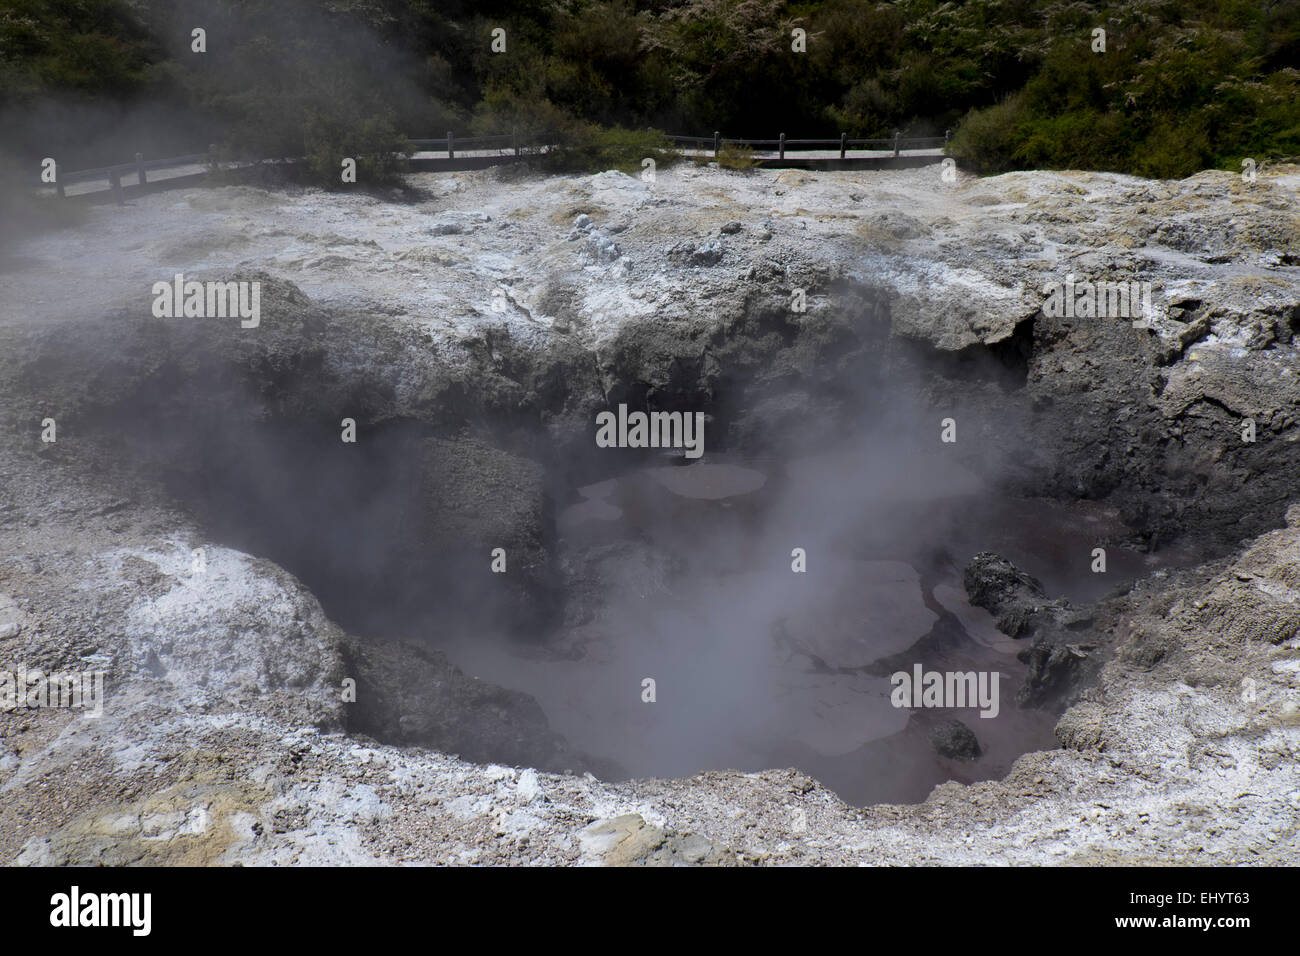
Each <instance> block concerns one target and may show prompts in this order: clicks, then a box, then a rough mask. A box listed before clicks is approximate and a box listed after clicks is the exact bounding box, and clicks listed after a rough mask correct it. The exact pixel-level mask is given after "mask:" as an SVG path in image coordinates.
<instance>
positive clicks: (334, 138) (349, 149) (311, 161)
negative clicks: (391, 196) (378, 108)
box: [303, 115, 411, 189]
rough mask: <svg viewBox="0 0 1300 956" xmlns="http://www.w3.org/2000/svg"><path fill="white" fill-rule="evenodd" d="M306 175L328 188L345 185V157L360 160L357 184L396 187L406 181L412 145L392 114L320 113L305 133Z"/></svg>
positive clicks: (312, 120) (313, 118)
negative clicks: (349, 115)
mask: <svg viewBox="0 0 1300 956" xmlns="http://www.w3.org/2000/svg"><path fill="white" fill-rule="evenodd" d="M304 140H305V144H304V145H305V147H306V157H305V159H304V162H303V169H304V171H305V173H306V178H307V179H308V180H309V181H311V182H313V183H315V184H317V185H320V186H324V187H325V188H327V189H340V188H345V186H346V185H347V184H345V183H344V182H343V179H342V172H343V160H344V159H345V158H350V159H354V160H356V164H357V185H358V186H361V187H364V188H373V187H377V186H395V185H398V184H399V183H400V182H401V181H402V174H403V173H404V172H405V171H406V168H407V162H406V161H407V156H408V155H409V153H410V152H411V145H410V143H409V142H408V141H407V140H406V138H405V137H404V136H402V135H401V134H400V133H398V132H397V130H396V128H395V127H394V126H393V122H392V119H391V117H378V118H377V117H366V118H349V119H346V120H344V119H341V118H339V117H337V116H322V115H316V116H313V117H311V118H310V119H309V120H308V122H307V127H306V130H305V135H304Z"/></svg>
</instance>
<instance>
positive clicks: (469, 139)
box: [55, 131, 952, 204]
mask: <svg viewBox="0 0 1300 956" xmlns="http://www.w3.org/2000/svg"><path fill="white" fill-rule="evenodd" d="M951 135H952V134H951V131H949V132H947V133H945V134H944V135H943V136H903V135H901V134H900V133H895V134H894V135H893V137H892V138H889V139H850V138H849V137H848V134H846V133H841V134H840V137H839V139H787V138H786V135H785V134H784V133H782V134H781V135H780V136H778V137H777V138H776V139H740V138H735V137H730V136H728V137H724V136H723V135H722V133H721V132H715V133H714V134H713V135H712V136H678V135H670V136H668V141H669V142H671V143H672V144H673V145H674V146H675V147H677V148H678V149H684V150H690V151H695V152H702V153H708V152H712V153H713V155H714V158H715V159H716V158H717V157H718V155H719V154H720V153H721V152H722V150H723V149H724V148H731V149H735V148H740V149H749V150H753V151H754V152H756V153H773V152H775V153H776V154H777V157H778V159H781V160H784V159H785V154H786V153H787V152H792V153H798V152H832V151H835V150H839V154H840V159H846V158H848V152H849V150H857V151H869V152H877V153H890V152H892V153H893V155H894V156H895V157H897V156H900V155H901V154H902V152H903V151H904V150H933V149H938V148H940V147H942V146H943V145H945V144H946V143H947V142H948V141H949V139H950V138H951ZM407 142H408V143H409V144H410V145H411V148H412V152H417V153H430V152H432V153H446V154H447V158H448V159H449V160H454V159H456V154H457V153H458V152H459V153H461V154H462V158H464V156H465V154H469V153H477V154H479V156H480V157H481V156H482V154H484V153H487V154H489V155H490V154H492V153H496V154H497V155H499V156H522V155H524V154H525V153H533V152H537V151H540V150H546V149H549V148H550V147H549V146H548V145H547V144H539V143H529V142H522V141H520V139H519V138H518V137H517V136H514V135H512V134H508V133H507V134H497V135H494V136H459V137H458V136H456V135H455V134H454V133H452V132H450V131H449V132H448V133H447V135H446V136H444V137H442V138H440V139H409V140H407ZM216 162H217V159H216V154H215V149H214V150H213V151H210V152H207V153H192V154H190V155H188V156H172V157H168V158H166V159H150V160H146V159H145V158H144V156H143V154H141V153H136V154H135V161H134V162H130V163H118V164H117V165H115V166H99V167H96V168H94V169H78V170H74V171H72V172H68V173H59V174H58V175H57V179H56V183H55V186H56V188H57V190H58V194H59V196H61V197H62V196H64V195H65V193H64V186H69V185H73V184H76V183H87V182H98V181H104V180H107V182H108V187H109V188H110V189H111V190H112V191H113V193H114V196H115V198H116V199H117V201H118V203H119V204H120V203H122V202H123V195H122V177H123V176H134V177H135V179H136V182H137V183H138V184H139V185H140V186H144V185H146V184H147V183H148V181H149V178H148V174H149V173H150V172H151V171H155V170H164V169H177V168H179V167H186V166H200V165H203V166H206V165H214V164H215V163H216Z"/></svg>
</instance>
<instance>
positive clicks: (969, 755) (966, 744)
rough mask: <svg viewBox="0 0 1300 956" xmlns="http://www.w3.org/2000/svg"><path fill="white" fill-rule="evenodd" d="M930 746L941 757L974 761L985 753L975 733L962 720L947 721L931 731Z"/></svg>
mask: <svg viewBox="0 0 1300 956" xmlns="http://www.w3.org/2000/svg"><path fill="white" fill-rule="evenodd" d="M929 736H930V746H932V747H933V748H934V750H935V753H937V754H939V756H941V757H948V758H950V759H952V760H974V759H976V758H977V757H979V755H980V754H981V753H983V751H982V750H981V749H980V742H979V739H978V738H977V737H976V736H975V732H974V731H973V730H971V729H970V728H969V727H967V726H966V725H965V724H963V723H962V722H961V721H960V720H946V721H944V722H943V723H941V724H939V725H938V726H936V727H933V728H931V730H930V734H929Z"/></svg>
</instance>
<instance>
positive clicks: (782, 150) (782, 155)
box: [777, 133, 785, 159]
mask: <svg viewBox="0 0 1300 956" xmlns="http://www.w3.org/2000/svg"><path fill="white" fill-rule="evenodd" d="M779 142H780V144H781V145H780V147H779V150H780V152H779V153H778V154H777V158H778V159H785V133H782V134H781V139H780V141H779Z"/></svg>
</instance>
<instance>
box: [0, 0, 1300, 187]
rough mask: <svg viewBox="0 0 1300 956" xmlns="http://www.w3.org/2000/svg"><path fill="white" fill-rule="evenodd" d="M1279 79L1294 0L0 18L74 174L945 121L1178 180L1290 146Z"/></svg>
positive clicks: (7, 100)
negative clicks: (472, 136) (168, 163)
mask: <svg viewBox="0 0 1300 956" xmlns="http://www.w3.org/2000/svg"><path fill="white" fill-rule="evenodd" d="M195 27H202V28H203V29H204V30H206V34H207V36H206V41H207V52H206V53H194V52H192V50H191V42H192V41H191V31H192V29H194V28H195ZM498 27H499V28H502V29H504V30H505V31H506V33H505V40H506V50H505V52H493V50H492V49H491V44H492V31H493V29H494V28H498ZM1097 27H1101V28H1103V29H1104V30H1105V31H1106V42H1105V52H1094V50H1093V46H1094V42H1095V41H1094V37H1093V31H1094V29H1095V28H1097ZM796 28H798V29H802V30H804V31H806V34H807V50H806V52H802V53H797V52H793V51H792V49H791V46H792V40H791V31H792V30H795V29H796ZM1297 65H1300V0H1274V2H1270V0H1123V2H1115V3H1094V2H1085V0H1048V2H1033V0H967V2H959V0H958V2H939V0H896V2H877V0H809V2H788V0H446V2H444V0H224V2H220V0H206V2H200V0H0V121H3V123H4V128H5V129H7V130H8V131H9V135H7V136H6V139H7V140H8V141H9V143H10V147H11V149H12V150H13V151H15V152H17V153H19V154H20V155H22V156H23V157H24V158H26V157H28V156H31V155H50V154H51V153H53V152H55V151H59V150H61V151H62V152H63V154H64V155H68V154H73V155H77V156H79V157H82V158H84V160H85V161H86V162H83V163H82V164H83V165H84V164H86V163H88V162H89V161H91V160H94V161H99V162H110V161H112V162H117V161H122V160H123V159H124V158H127V157H129V154H130V153H131V152H133V151H134V150H135V149H140V148H144V149H146V150H149V151H151V152H152V153H153V154H155V155H156V154H157V153H159V152H166V151H167V150H169V149H172V150H177V151H188V150H189V149H206V148H207V146H208V144H209V143H215V144H218V145H220V146H222V147H224V148H225V150H226V151H228V152H229V153H231V154H244V155H256V156H261V157H269V156H281V155H283V156H289V155H294V156H301V155H308V156H312V157H316V162H317V166H318V167H319V168H320V169H321V170H322V171H325V170H333V169H336V168H337V163H336V162H335V161H333V160H332V157H335V156H338V155H340V154H342V155H354V154H355V155H363V156H365V157H368V159H367V161H368V162H373V163H374V164H375V165H374V167H373V168H374V169H375V170H376V171H380V172H382V171H386V170H391V169H392V168H395V167H394V166H393V165H392V164H391V162H390V161H389V160H390V159H391V157H392V156H393V155H395V154H396V153H398V152H400V150H401V149H402V148H403V139H402V135H400V134H405V135H408V136H416V137H420V136H440V135H442V133H443V131H444V130H447V129H453V130H456V131H457V132H458V133H459V134H467V133H470V132H483V133H487V132H510V133H511V134H512V135H515V136H518V137H520V138H521V139H522V140H525V141H528V140H546V141H550V142H559V143H564V144H567V145H568V147H569V148H568V149H566V150H564V151H562V152H560V153H558V154H555V155H554V156H552V157H551V161H552V162H561V163H571V164H575V165H584V166H592V165H625V166H629V167H630V166H634V165H635V164H636V162H637V159H638V157H640V156H643V155H647V153H646V152H645V150H647V149H653V148H656V146H657V144H659V143H660V140H658V138H657V137H655V136H654V135H653V134H647V133H645V132H644V131H645V130H646V129H647V128H654V129H659V130H668V131H670V132H678V133H689V134H695V135H708V134H709V133H711V132H712V131H713V130H715V129H719V130H723V131H724V132H725V133H726V134H728V135H732V136H738V137H756V138H770V137H773V136H775V135H776V134H777V133H778V132H781V131H784V132H786V133H787V134H789V135H791V136H838V135H839V133H840V132H841V131H844V132H847V133H849V134H850V135H851V136H871V137H876V136H888V135H891V134H892V132H893V131H894V130H902V131H903V132H904V134H909V133H910V134H915V135H928V134H933V133H941V132H942V131H943V130H945V129H949V128H951V129H953V130H954V131H955V137H954V142H953V150H954V152H955V153H956V155H958V157H959V158H960V159H962V161H963V162H965V163H968V164H971V165H974V166H977V167H979V168H981V169H985V170H989V171H999V170H1004V169H1010V168H1018V167H1044V168H1060V167H1081V168H1092V169H1109V170H1120V171H1127V172H1133V173H1139V174H1143V175H1154V176H1181V175H1186V174H1189V173H1191V172H1194V171H1196V170H1198V169H1201V168H1205V167H1210V166H1217V167H1221V168H1238V167H1239V164H1240V161H1241V158H1242V157H1244V156H1252V157H1254V158H1256V159H1257V160H1264V159H1267V158H1277V157H1282V156H1295V155H1297V154H1300V95H1297V94H1300V71H1297V69H1296V66H1297ZM145 140H147V142H145ZM109 154H111V155H109Z"/></svg>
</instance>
